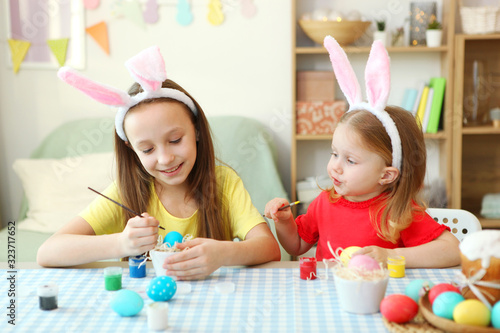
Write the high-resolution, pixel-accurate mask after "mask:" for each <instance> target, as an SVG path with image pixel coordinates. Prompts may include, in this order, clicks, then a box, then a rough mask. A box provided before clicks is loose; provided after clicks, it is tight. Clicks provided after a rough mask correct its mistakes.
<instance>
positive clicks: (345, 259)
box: [340, 246, 361, 266]
mask: <svg viewBox="0 0 500 333" xmlns="http://www.w3.org/2000/svg"><path fill="white" fill-rule="evenodd" d="M359 249H361V248H360V247H359V246H349V247H347V248H345V249H344V251H342V253H341V254H340V260H341V261H342V263H343V264H344V266H347V264H348V263H349V260H351V257H352V254H353V253H354V252H356V251H357V250H359Z"/></svg>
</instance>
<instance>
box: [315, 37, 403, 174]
mask: <svg viewBox="0 0 500 333" xmlns="http://www.w3.org/2000/svg"><path fill="white" fill-rule="evenodd" d="M324 46H325V48H326V49H327V50H328V53H329V54H330V61H331V62H332V66H333V71H334V72H335V76H336V77H337V81H338V83H339V86H340V89H341V90H342V92H343V93H344V95H345V97H346V98H347V102H348V103H349V110H348V111H347V112H349V111H352V110H367V111H369V112H371V113H373V114H374V115H375V116H376V117H377V118H378V120H380V122H381V123H382V125H384V128H385V130H386V131H387V134H389V137H390V138H391V144H392V166H393V167H395V168H397V169H398V170H401V158H402V149H401V138H400V137H399V132H398V129H397V127H396V124H395V123H394V120H392V118H391V116H389V114H388V113H387V111H385V107H386V106H387V100H388V99H389V90H390V82H391V75H390V69H389V55H388V54H387V50H386V49H385V47H384V45H383V44H382V42H381V41H379V40H376V41H374V42H373V45H372V49H371V51H370V55H369V57H368V62H367V63H366V69H365V84H366V94H367V97H368V103H366V102H363V100H362V96H361V88H360V85H359V82H358V80H357V78H356V74H354V70H353V69H352V66H351V64H350V62H349V60H348V59H347V55H346V54H345V52H344V50H343V49H342V48H341V47H340V45H339V44H338V43H337V41H336V40H335V39H334V38H333V37H331V36H326V37H325V40H324Z"/></svg>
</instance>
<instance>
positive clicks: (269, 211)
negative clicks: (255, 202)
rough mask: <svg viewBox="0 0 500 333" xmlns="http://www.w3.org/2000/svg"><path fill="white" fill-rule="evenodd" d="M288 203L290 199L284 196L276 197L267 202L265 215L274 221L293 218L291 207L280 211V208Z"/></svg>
mask: <svg viewBox="0 0 500 333" xmlns="http://www.w3.org/2000/svg"><path fill="white" fill-rule="evenodd" d="M286 205H288V201H287V200H286V199H283V198H274V199H273V200H271V201H269V202H268V203H267V204H266V208H265V209H264V216H265V217H267V218H268V219H273V220H274V222H279V221H285V220H289V219H293V215H292V210H291V208H286V209H283V210H280V211H278V209H279V208H281V207H284V206H286Z"/></svg>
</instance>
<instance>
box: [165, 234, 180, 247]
mask: <svg viewBox="0 0 500 333" xmlns="http://www.w3.org/2000/svg"><path fill="white" fill-rule="evenodd" d="M183 238H184V237H182V235H181V234H180V233H179V232H177V231H170V232H169V233H168V234H166V235H165V238H164V239H163V243H167V244H168V246H170V247H173V246H174V245H175V243H182V239H183Z"/></svg>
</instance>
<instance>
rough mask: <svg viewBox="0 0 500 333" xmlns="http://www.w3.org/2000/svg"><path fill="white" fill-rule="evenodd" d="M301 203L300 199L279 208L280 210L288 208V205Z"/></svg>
mask: <svg viewBox="0 0 500 333" xmlns="http://www.w3.org/2000/svg"><path fill="white" fill-rule="evenodd" d="M299 203H300V201H295V202H292V203H290V204H288V205H286V206H283V207H280V208H278V211H280V210H284V209H287V208H288V207H292V206H295V205H298V204H299ZM262 216H264V217H266V215H262Z"/></svg>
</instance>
